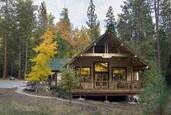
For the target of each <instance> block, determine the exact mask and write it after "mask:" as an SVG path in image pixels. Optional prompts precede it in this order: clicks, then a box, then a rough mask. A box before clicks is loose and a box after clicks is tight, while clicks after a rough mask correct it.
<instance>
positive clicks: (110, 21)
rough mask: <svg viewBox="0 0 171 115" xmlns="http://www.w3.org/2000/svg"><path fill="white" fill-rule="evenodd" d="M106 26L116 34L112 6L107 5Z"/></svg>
mask: <svg viewBox="0 0 171 115" xmlns="http://www.w3.org/2000/svg"><path fill="white" fill-rule="evenodd" d="M106 18H107V19H106V20H105V21H106V28H107V30H110V31H112V32H113V33H115V34H116V21H115V16H114V14H113V8H112V6H109V9H108V11H107V13H106Z"/></svg>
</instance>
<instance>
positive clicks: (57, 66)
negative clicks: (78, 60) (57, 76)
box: [50, 58, 71, 71]
mask: <svg viewBox="0 0 171 115" xmlns="http://www.w3.org/2000/svg"><path fill="white" fill-rule="evenodd" d="M70 60H71V59H69V58H54V59H52V61H51V62H50V67H51V69H52V71H61V70H62V69H63V67H64V65H65V64H67V63H68V62H69V61H70Z"/></svg>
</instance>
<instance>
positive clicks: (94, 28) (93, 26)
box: [86, 0, 100, 40]
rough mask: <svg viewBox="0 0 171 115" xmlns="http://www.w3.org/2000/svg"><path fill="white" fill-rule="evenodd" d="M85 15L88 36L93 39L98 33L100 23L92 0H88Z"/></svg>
mask: <svg viewBox="0 0 171 115" xmlns="http://www.w3.org/2000/svg"><path fill="white" fill-rule="evenodd" d="M87 17H88V21H86V24H87V25H88V27H89V33H90V38H91V39H92V40H94V39H96V38H97V37H98V36H99V35H100V23H99V22H98V21H97V15H96V14H95V5H94V3H93V0H90V3H89V7H88V9H87Z"/></svg>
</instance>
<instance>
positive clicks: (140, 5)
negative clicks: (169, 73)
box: [117, 0, 154, 59]
mask: <svg viewBox="0 0 171 115" xmlns="http://www.w3.org/2000/svg"><path fill="white" fill-rule="evenodd" d="M122 11H123V13H122V14H120V15H119V20H118V25H117V30H118V34H119V36H120V37H121V39H123V40H124V41H126V42H128V43H129V44H130V45H131V46H132V47H133V48H134V50H135V51H136V52H137V53H138V54H139V55H142V56H145V57H146V59H153V57H154V37H153V35H154V25H153V21H152V16H151V11H150V7H149V5H148V4H147V3H146V2H145V1H144V0H135V1H132V0H127V1H125V2H124V5H123V6H122Z"/></svg>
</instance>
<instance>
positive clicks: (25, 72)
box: [24, 40, 28, 79]
mask: <svg viewBox="0 0 171 115" xmlns="http://www.w3.org/2000/svg"><path fill="white" fill-rule="evenodd" d="M27 63H28V40H26V51H25V68H24V79H25V76H26V74H27Z"/></svg>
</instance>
